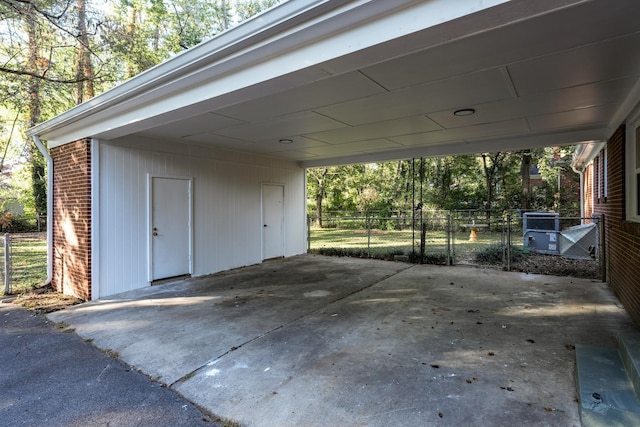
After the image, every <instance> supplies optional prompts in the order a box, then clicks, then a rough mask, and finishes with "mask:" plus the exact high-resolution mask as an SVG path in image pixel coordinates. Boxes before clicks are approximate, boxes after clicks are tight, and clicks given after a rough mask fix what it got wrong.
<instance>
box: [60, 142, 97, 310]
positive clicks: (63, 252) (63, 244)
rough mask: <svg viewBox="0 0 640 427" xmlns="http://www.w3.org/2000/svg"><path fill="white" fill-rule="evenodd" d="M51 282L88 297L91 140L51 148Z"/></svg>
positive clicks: (89, 288)
mask: <svg viewBox="0 0 640 427" xmlns="http://www.w3.org/2000/svg"><path fill="white" fill-rule="evenodd" d="M51 157H52V158H53V170H54V177H53V281H52V283H53V286H54V288H55V289H56V290H57V291H59V292H64V293H66V294H72V295H75V296H77V297H78V298H82V299H84V300H90V299H91V141H90V140H89V139H82V140H79V141H76V142H73V143H71V144H65V145H62V146H60V147H55V148H52V149H51Z"/></svg>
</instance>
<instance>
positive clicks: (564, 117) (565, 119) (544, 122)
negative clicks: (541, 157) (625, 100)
mask: <svg viewBox="0 0 640 427" xmlns="http://www.w3.org/2000/svg"><path fill="white" fill-rule="evenodd" d="M615 108H616V106H615V105H601V106H598V107H592V108H582V109H580V110H573V111H565V112H562V113H554V114H546V115H544V116H535V117H530V118H529V119H528V122H529V126H531V130H533V131H538V130H549V129H560V128H571V127H575V126H585V125H589V126H594V125H595V126H606V124H607V120H608V118H609V117H611V114H612V113H611V110H615Z"/></svg>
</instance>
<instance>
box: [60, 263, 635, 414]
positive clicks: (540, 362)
mask: <svg viewBox="0 0 640 427" xmlns="http://www.w3.org/2000/svg"><path fill="white" fill-rule="evenodd" d="M49 317H50V319H52V320H53V321H55V322H63V323H61V324H63V325H65V327H67V328H70V329H75V331H76V332H77V333H78V334H79V335H80V336H81V337H83V338H85V339H87V340H91V341H92V342H93V344H94V345H96V346H98V347H99V348H102V349H104V350H108V351H110V352H111V354H117V355H118V356H119V357H120V358H121V359H122V360H124V361H125V362H126V363H129V364H130V365H132V366H133V367H135V368H136V369H140V370H141V371H142V372H144V373H146V374H148V375H150V376H152V377H153V378H156V379H157V380H158V381H160V382H161V383H163V384H166V385H167V386H168V387H169V388H171V389H173V390H175V391H177V392H178V393H180V394H182V395H183V396H185V397H186V398H187V399H189V400H191V401H193V402H194V403H196V404H198V405H200V406H201V407H203V408H205V409H207V410H209V411H211V412H213V413H214V414H216V415H218V416H221V417H223V418H229V419H232V420H235V421H237V422H239V423H240V424H241V425H243V426H274V425H277V426H303V425H304V426H328V425H331V426H336V425H349V426H388V425H406V426H410V425H412V426H413V425H415V426H417V425H421V426H429V425H450V426H454V425H455V426H459V425H518V424H520V425H562V426H578V425H580V417H579V404H578V402H577V394H576V388H575V375H574V363H575V350H574V345H575V344H576V343H581V344H593V345H607V346H610V345H614V341H613V339H614V337H615V336H616V335H617V334H619V333H621V332H627V331H630V330H632V329H633V327H632V325H631V321H630V319H629V317H628V316H627V314H626V313H625V312H624V310H623V309H622V308H621V307H620V306H619V305H618V303H617V302H616V299H615V297H614V296H613V295H612V294H611V292H610V291H609V289H608V288H607V286H606V284H604V283H598V282H593V281H590V280H586V279H572V278H565V277H554V276H540V275H527V274H522V273H510V272H501V271H496V270H484V269H475V268H463V267H437V266H426V265H413V266H411V265H409V264H403V263H394V262H384V261H375V260H366V259H352V258H327V257H323V256H315V255H302V256H297V257H292V258H287V259H283V260H275V261H269V262H265V263H262V264H260V265H255V266H252V267H247V268H243V269H238V270H234V271H229V272H225V273H220V274H217V275H212V276H208V277H201V278H195V279H189V280H182V281H176V282H173V283H166V284H162V285H158V286H153V287H150V288H145V289H140V290H136V291H131V292H128V293H124V294H121V295H117V296H114V297H111V298H104V299H101V300H99V301H94V302H91V303H87V304H83V305H80V306H75V307H71V308H68V309H66V310H64V311H61V312H57V313H53V314H50V315H49Z"/></svg>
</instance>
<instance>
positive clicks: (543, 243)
mask: <svg viewBox="0 0 640 427" xmlns="http://www.w3.org/2000/svg"><path fill="white" fill-rule="evenodd" d="M522 231H523V244H524V246H525V247H530V248H531V249H533V250H535V251H536V252H539V253H543V254H550V255H559V254H560V246H559V238H560V215H559V214H557V213H547V212H527V213H525V214H524V216H523V219H522Z"/></svg>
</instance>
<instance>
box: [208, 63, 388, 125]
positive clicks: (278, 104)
mask: <svg viewBox="0 0 640 427" xmlns="http://www.w3.org/2000/svg"><path fill="white" fill-rule="evenodd" d="M382 92H385V90H384V89H383V88H382V87H380V86H379V85H378V84H376V83H374V82H373V81H372V80H371V79H369V78H367V77H366V76H364V75H363V74H361V73H359V72H353V73H348V74H344V75H341V76H336V77H333V78H331V79H324V80H321V81H318V82H315V83H311V84H309V85H306V86H301V87H298V88H295V89H290V90H287V91H284V92H280V93H277V94H275V95H272V96H267V97H263V98H259V99H256V100H254V101H250V102H245V103H242V104H238V105H234V106H232V107H228V108H223V109H220V110H217V111H216V112H217V113H219V114H223V115H225V116H228V117H234V118H236V119H240V120H246V121H258V120H264V119H267V118H272V117H278V116H282V115H285V114H290V113H295V112H298V111H305V110H312V109H315V108H319V107H323V106H326V105H331V104H335V103H339V102H345V101H349V100H352V99H358V98H363V97H366V96H370V95H375V94H377V93H382Z"/></svg>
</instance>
